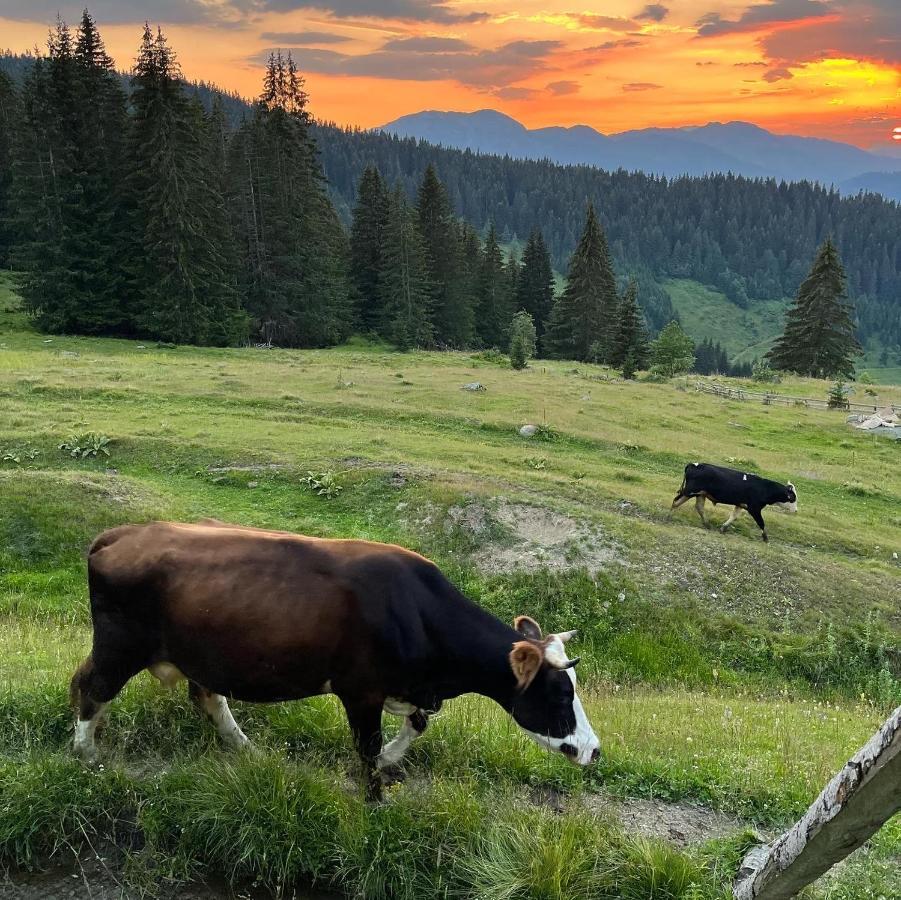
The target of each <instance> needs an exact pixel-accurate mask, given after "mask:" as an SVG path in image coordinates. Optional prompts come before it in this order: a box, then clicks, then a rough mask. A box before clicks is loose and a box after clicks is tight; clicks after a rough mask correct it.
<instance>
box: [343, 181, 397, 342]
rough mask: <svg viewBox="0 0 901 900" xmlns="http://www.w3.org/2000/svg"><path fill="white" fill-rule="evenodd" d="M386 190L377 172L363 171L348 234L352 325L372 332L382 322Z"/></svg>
mask: <svg viewBox="0 0 901 900" xmlns="http://www.w3.org/2000/svg"><path fill="white" fill-rule="evenodd" d="M388 204H389V197H388V188H387V186H386V185H385V181H384V179H383V178H382V176H381V174H380V173H379V170H378V169H376V168H375V167H374V166H369V167H367V169H366V171H365V172H364V173H363V177H362V178H361V179H360V185H359V188H358V190H357V205H356V207H355V208H354V215H353V226H352V227H351V231H350V280H351V285H352V288H353V290H354V294H355V296H354V300H355V305H356V308H357V313H356V323H357V326H358V327H359V328H361V329H363V330H364V331H375V330H376V329H377V328H378V327H379V325H380V323H381V321H382V318H383V316H382V308H381V305H380V304H381V301H380V299H379V271H380V269H381V266H382V250H383V246H384V242H385V231H386V229H387V227H388Z"/></svg>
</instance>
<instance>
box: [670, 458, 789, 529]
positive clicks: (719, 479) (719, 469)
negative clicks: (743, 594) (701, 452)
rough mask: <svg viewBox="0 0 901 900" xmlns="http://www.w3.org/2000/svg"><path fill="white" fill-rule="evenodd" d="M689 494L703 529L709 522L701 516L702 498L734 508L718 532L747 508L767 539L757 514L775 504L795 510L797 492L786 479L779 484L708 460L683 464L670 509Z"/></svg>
mask: <svg viewBox="0 0 901 900" xmlns="http://www.w3.org/2000/svg"><path fill="white" fill-rule="evenodd" d="M692 497H694V498H695V508H696V509H697V511H698V515H699V516H700V517H701V521H702V522H703V523H704V527H705V528H709V527H710V522H709V521H708V520H707V517H706V516H705V515H704V503H705V501H707V500H710V501H711V503H713V504H714V505H715V504H717V503H728V504H731V505H732V506H733V507H735V508H734V509H733V510H732V512H731V513H730V514H729V518H728V519H726V521H725V522H724V523H723V524H722V526H721V527H720V531H725V530H726V529H727V528H728V527H729V526H730V525H731V524H732V523H733V522H734V521H735V519H736V517H737V516H739V515H740V514H741V511H742V510H747V512H748V514H749V515H750V516H751V518H752V519H753V520H754V521H755V522H756V523H757V525H758V526H759V528H760V530H761V531H762V532H763V539H764V540H765V541H766V540H769V538H767V534H766V524H765V523H764V521H763V516H762V515H761V511H762V510H763V508H764V507H765V506H772V505H773V504H777V505H779V506H781V507H782V508H783V509H785V510H786V511H787V512H792V513H796V512H797V511H798V492H797V491H796V490H795V486H794V485H793V484H792V483H791V482H790V481H789V482H788V484H780V483H779V482H778V481H771V480H770V479H769V478H761V477H760V476H759V475H753V474H752V473H750V472H739V471H738V470H737V469H727V468H726V467H725V466H714V465H711V464H710V463H689V464H688V465H687V466H686V467H685V478H684V479H683V480H682V487H680V488H679V493H678V494H676V497H675V499H674V500H673V505H672V507H671V509H677V508H678V507H680V506H681V505H682V504H683V503H686V502H687V501H688V500H690V499H691V498H692Z"/></svg>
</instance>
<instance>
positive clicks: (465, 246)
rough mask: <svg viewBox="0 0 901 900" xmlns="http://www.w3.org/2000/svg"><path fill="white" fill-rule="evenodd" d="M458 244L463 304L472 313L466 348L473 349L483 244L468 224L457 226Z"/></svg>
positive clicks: (459, 276) (476, 338)
mask: <svg viewBox="0 0 901 900" xmlns="http://www.w3.org/2000/svg"><path fill="white" fill-rule="evenodd" d="M457 243H458V246H459V248H460V268H459V272H458V276H457V277H458V279H459V284H460V291H461V293H462V295H463V296H462V299H461V304H462V305H463V307H464V308H465V309H469V310H470V311H471V312H472V317H473V327H472V334H471V336H470V339H469V341H468V343H467V344H466V346H468V347H472V346H474V345H475V343H476V342H477V340H478V336H477V333H476V330H475V310H477V309H478V306H479V277H480V274H481V270H482V242H481V241H480V240H479V235H478V232H477V231H476V230H475V228H473V227H472V225H470V224H469V223H468V222H461V223H459V224H458V226H457Z"/></svg>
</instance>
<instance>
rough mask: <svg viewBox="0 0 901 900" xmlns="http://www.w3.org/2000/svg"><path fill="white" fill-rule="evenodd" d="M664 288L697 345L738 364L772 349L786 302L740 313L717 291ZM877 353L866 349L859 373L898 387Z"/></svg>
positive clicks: (899, 372) (896, 374)
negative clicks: (712, 344)
mask: <svg viewBox="0 0 901 900" xmlns="http://www.w3.org/2000/svg"><path fill="white" fill-rule="evenodd" d="M664 287H665V288H666V290H667V292H668V293H669V295H670V298H671V299H672V301H673V306H674V307H675V309H676V311H677V312H678V313H679V318H680V320H681V322H682V325H683V327H684V328H685V330H686V332H687V333H688V334H690V335H691V336H692V337H693V338H694V339H695V340H696V341H700V340H702V339H703V338H710V339H712V340H713V341H718V342H719V343H720V344H721V345H722V346H723V347H725V349H726V352H727V353H728V354H729V358H730V359H734V360H736V361H737V362H746V361H753V360H754V359H758V358H760V357H762V356H763V355H764V354H765V353H766V352H767V351H768V350H769V349H770V347H772V346H773V342H774V341H775V339H776V337H778V335H779V334H780V333H781V331H782V324H783V316H784V314H785V310H786V308H787V306H788V304H789V301H788V300H770V301H766V302H759V301H755V302H754V303H752V304H751V306H750V307H749V308H748V309H740V308H739V307H737V306H736V305H735V304H734V303H732V302H731V301H730V300H729V299H728V298H727V297H726V295H725V294H723V293H721V292H720V291H717V290H714V289H713V288H709V287H706V286H705V285H702V284H699V283H698V282H697V281H691V280H689V279H686V278H671V279H668V280H667V281H666V282H664ZM880 350H881V348H879V347H878V346H874V347H870V348H868V350H867V353H866V354H865V355H864V356H863V357H862V358H861V359H860V361H859V363H858V366H857V369H858V371H862V370H864V369H866V370H867V371H868V372H869V373H870V374H871V375H872V376H873V378H874V379H875V380H876V381H877V382H879V383H880V384H884V385H892V384H898V383H899V382H901V367H899V366H898V365H896V364H895V365H891V366H883V365H881V364H880V362H879V357H880Z"/></svg>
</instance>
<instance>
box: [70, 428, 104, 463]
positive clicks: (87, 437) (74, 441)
mask: <svg viewBox="0 0 901 900" xmlns="http://www.w3.org/2000/svg"><path fill="white" fill-rule="evenodd" d="M109 445H110V439H109V438H108V437H107V436H106V435H105V434H100V432H97V431H86V432H85V433H84V434H73V435H72V437H70V438H69V439H68V440H67V441H63V442H62V443H61V444H60V445H59V449H60V450H62V451H63V453H68V454H69V456H71V457H74V458H75V459H87V458H88V457H89V456H90V457H95V458H96V457H98V456H100V455H101V454H103V455H104V456H109V450H108V449H107V448H108V447H109Z"/></svg>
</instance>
